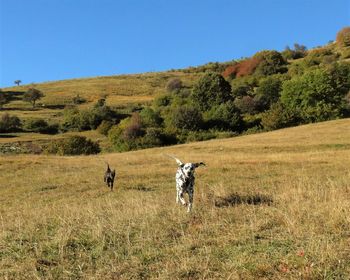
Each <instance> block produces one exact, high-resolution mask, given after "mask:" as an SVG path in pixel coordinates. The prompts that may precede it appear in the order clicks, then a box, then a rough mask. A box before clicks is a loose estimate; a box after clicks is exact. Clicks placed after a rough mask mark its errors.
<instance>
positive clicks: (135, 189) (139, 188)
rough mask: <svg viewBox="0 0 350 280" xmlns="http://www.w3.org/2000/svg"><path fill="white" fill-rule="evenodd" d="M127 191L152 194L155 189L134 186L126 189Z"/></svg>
mask: <svg viewBox="0 0 350 280" xmlns="http://www.w3.org/2000/svg"><path fill="white" fill-rule="evenodd" d="M126 189H127V190H134V191H141V192H151V191H154V189H153V188H150V187H147V186H144V185H141V184H140V185H136V186H132V187H128V188H126Z"/></svg>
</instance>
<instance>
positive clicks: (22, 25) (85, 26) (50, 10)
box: [0, 0, 350, 87]
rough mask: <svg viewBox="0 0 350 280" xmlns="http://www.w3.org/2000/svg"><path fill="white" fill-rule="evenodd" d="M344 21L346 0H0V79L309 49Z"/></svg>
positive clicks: (143, 68) (152, 67)
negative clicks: (295, 47)
mask: <svg viewBox="0 0 350 280" xmlns="http://www.w3.org/2000/svg"><path fill="white" fill-rule="evenodd" d="M349 25H350V1H349V0H332V1H330V0H237V1H236V0H231V1H229V0H120V1H119V0H0V44H1V45H0V67H1V68H0V87H4V86H11V85H13V81H14V80H17V79H20V80H22V82H23V83H24V84H29V83H32V82H34V83H39V82H44V81H53V80H62V79H70V78H78V77H93V76H104V75H116V74H127V73H140V72H150V71H162V70H169V69H172V68H173V69H177V68H184V67H188V66H197V65H201V64H205V63H207V62H214V61H219V62H223V61H229V60H232V59H238V58H241V57H247V56H251V55H253V54H254V53H255V52H257V51H260V50H263V49H275V50H279V51H282V50H283V49H284V48H285V47H286V46H287V45H289V46H293V44H294V43H299V44H303V45H305V46H307V47H308V48H312V47H315V46H318V45H323V44H326V43H327V42H328V41H329V40H334V39H335V36H336V33H337V32H338V31H339V30H340V29H341V28H343V27H345V26H349Z"/></svg>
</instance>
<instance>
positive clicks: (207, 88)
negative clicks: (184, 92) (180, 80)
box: [192, 73, 232, 111]
mask: <svg viewBox="0 0 350 280" xmlns="http://www.w3.org/2000/svg"><path fill="white" fill-rule="evenodd" d="M192 99H193V102H194V103H195V104H197V105H198V106H199V108H200V109H201V110H203V111H206V110H209V109H210V108H211V107H212V106H214V105H219V104H221V103H225V102H227V101H229V100H230V99H232V96H231V86H230V84H229V83H228V82H227V81H226V80H225V79H224V78H223V77H222V76H221V75H220V74H217V73H206V74H204V76H203V77H201V78H200V79H199V81H198V82H197V83H196V84H195V85H194V88H193V91H192Z"/></svg>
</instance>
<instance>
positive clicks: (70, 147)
mask: <svg viewBox="0 0 350 280" xmlns="http://www.w3.org/2000/svg"><path fill="white" fill-rule="evenodd" d="M100 151H101V149H100V146H99V145H98V143H96V142H93V141H91V140H90V139H87V138H86V137H84V136H70V137H68V138H65V139H63V140H56V141H52V142H51V143H50V144H49V145H48V146H47V147H46V149H45V152H46V153H48V154H56V155H61V156H64V155H91V154H97V153H99V152H100Z"/></svg>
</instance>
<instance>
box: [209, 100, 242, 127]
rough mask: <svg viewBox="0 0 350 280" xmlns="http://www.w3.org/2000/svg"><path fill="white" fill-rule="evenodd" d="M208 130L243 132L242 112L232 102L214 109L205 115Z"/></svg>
mask: <svg viewBox="0 0 350 280" xmlns="http://www.w3.org/2000/svg"><path fill="white" fill-rule="evenodd" d="M204 119H205V123H206V126H207V128H215V129H219V130H230V131H241V130H242V128H243V120H242V117H241V114H240V111H239V110H238V108H236V106H235V105H234V103H233V102H232V101H228V102H226V103H223V104H220V105H217V106H214V107H212V108H211V109H210V110H209V111H207V112H205V113H204Z"/></svg>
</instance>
